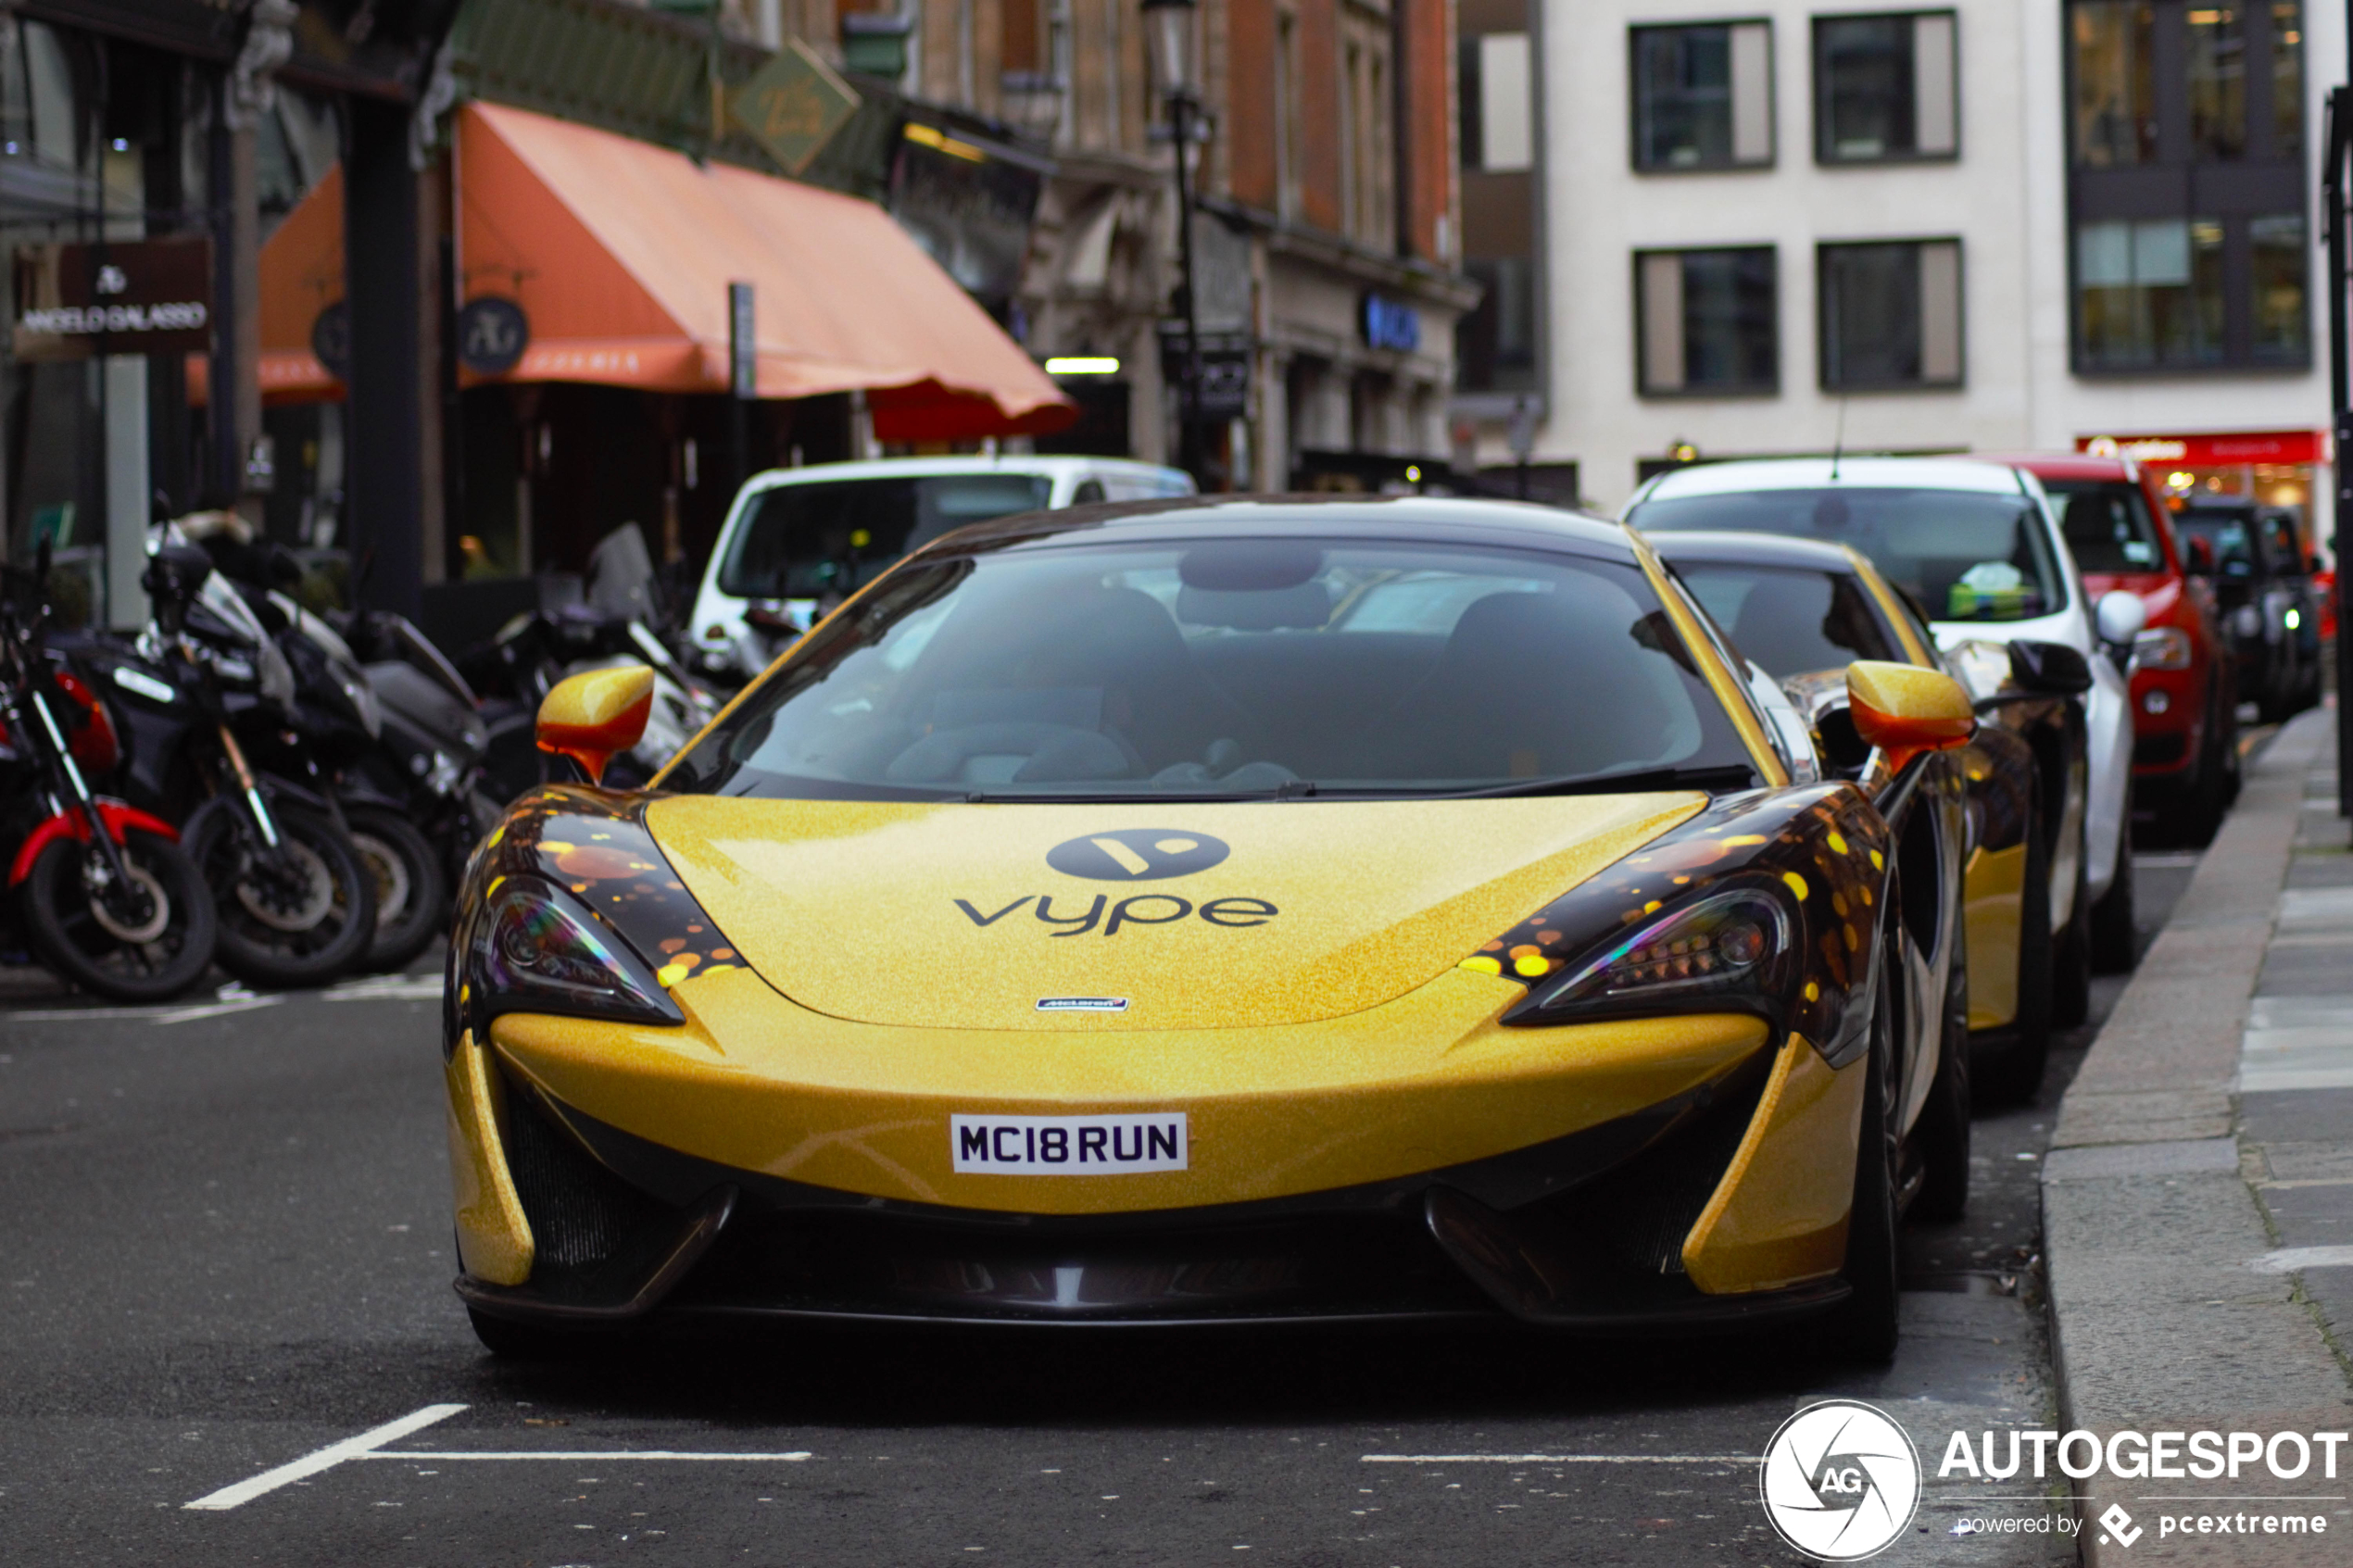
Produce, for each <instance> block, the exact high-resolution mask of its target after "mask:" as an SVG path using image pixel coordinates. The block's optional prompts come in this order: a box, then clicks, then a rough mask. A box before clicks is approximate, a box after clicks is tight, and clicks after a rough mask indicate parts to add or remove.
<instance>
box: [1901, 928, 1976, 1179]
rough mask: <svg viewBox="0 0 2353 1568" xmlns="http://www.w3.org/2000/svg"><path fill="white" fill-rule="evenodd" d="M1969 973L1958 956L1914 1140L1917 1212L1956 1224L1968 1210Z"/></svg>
mask: <svg viewBox="0 0 2353 1568" xmlns="http://www.w3.org/2000/svg"><path fill="white" fill-rule="evenodd" d="M1970 1110H1971V1106H1970V1100H1969V970H1968V968H1967V966H1966V965H1965V964H1964V963H1963V961H1962V957H1961V955H1960V954H1959V953H1958V952H1956V953H1955V954H1954V955H1953V976H1952V978H1951V979H1950V980H1949V981H1947V982H1946V983H1945V986H1944V1031H1943V1034H1942V1035H1941V1036H1940V1038H1939V1039H1938V1042H1937V1047H1936V1076H1935V1078H1934V1079H1933V1080H1931V1082H1930V1084H1929V1088H1928V1103H1927V1104H1926V1105H1924V1106H1922V1107H1921V1108H1920V1119H1919V1125H1918V1127H1917V1128H1916V1129H1915V1130H1914V1133H1913V1136H1915V1137H1916V1138H1918V1139H1919V1148H1920V1167H1921V1176H1920V1190H1919V1197H1918V1198H1914V1199H1913V1200H1912V1209H1913V1211H1914V1212H1915V1213H1917V1214H1919V1217H1920V1218H1921V1219H1923V1220H1932V1221H1938V1222H1945V1221H1951V1220H1957V1219H1959V1218H1960V1217H1961V1215H1962V1213H1963V1212H1964V1211H1966V1210H1968V1208H1969V1111H1970Z"/></svg>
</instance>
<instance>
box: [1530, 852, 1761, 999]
mask: <svg viewBox="0 0 2353 1568" xmlns="http://www.w3.org/2000/svg"><path fill="white" fill-rule="evenodd" d="M1792 932H1793V922H1792V919H1791V915H1790V910H1789V908H1788V906H1787V904H1786V903H1784V902H1783V900H1782V899H1780V897H1776V896H1775V895H1774V894H1772V893H1770V892H1768V891H1767V890H1766V889H1765V888H1764V887H1761V886H1759V887H1740V888H1734V889H1732V890H1731V891H1730V892H1724V893H1717V894H1712V895H1710V896H1709V897H1704V898H1701V899H1699V900H1698V901H1696V902H1695V903H1692V904H1690V905H1687V906H1685V907H1684V908H1682V909H1670V910H1667V912H1665V913H1663V914H1661V915H1660V916H1659V917H1658V918H1657V919H1655V920H1654V921H1651V922H1648V923H1647V924H1645V925H1642V926H1641V927H1640V928H1639V929H1637V930H1635V931H1634V932H1633V933H1632V934H1631V935H1625V936H1621V937H1619V938H1618V939H1617V940H1616V941H1613V942H1611V943H1609V944H1608V945H1607V946H1605V947H1602V948H1601V949H1599V950H1598V951H1595V952H1592V953H1590V954H1589V955H1588V956H1586V957H1585V958H1584V959H1583V960H1581V961H1578V960H1572V961H1571V962H1570V963H1569V964H1568V965H1567V966H1565V967H1566V972H1565V973H1564V974H1563V976H1562V977H1561V978H1560V979H1558V980H1554V981H1549V982H1547V983H1545V984H1543V985H1538V986H1535V987H1533V988H1532V989H1531V990H1530V992H1529V998H1528V1000H1527V1001H1526V1002H1524V1003H1522V1004H1521V1005H1520V1006H1519V1007H1517V1008H1515V1009H1514V1010H1513V1012H1514V1015H1515V1022H1531V1023H1532V1022H1538V1021H1539V1020H1540V1019H1541V1020H1543V1021H1546V1022H1557V1021H1564V1020H1565V1015H1567V1014H1571V1013H1576V1014H1603V1013H1614V1012H1621V1011H1627V1010H1639V1011H1649V1010H1652V1009H1654V1008H1656V1007H1681V1006H1692V1007H1729V1008H1730V1009H1732V1010H1736V1011H1755V1012H1761V1013H1765V1014H1768V1015H1769V1016H1772V1017H1775V1018H1778V1017H1779V1016H1780V1013H1781V1011H1782V1007H1781V1002H1780V997H1781V994H1782V993H1783V992H1785V991H1786V990H1787V988H1788V983H1789V982H1790V980H1791V979H1792V977H1793V972H1794V971H1795V968H1796V964H1795V962H1794V956H1795V950H1796V949H1795V945H1794V943H1793V941H1792Z"/></svg>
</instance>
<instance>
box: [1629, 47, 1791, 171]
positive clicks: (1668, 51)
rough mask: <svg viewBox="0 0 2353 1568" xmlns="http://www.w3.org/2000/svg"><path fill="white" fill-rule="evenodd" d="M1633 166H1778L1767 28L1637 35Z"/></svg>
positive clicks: (1660, 167)
mask: <svg viewBox="0 0 2353 1568" xmlns="http://www.w3.org/2000/svg"><path fill="white" fill-rule="evenodd" d="M1631 39H1632V48H1633V82H1634V92H1633V100H1634V167H1635V168H1637V169H1664V170H1671V169H1738V168H1743V167H1755V166H1758V165H1763V164H1769V163H1771V162H1772V161H1773V35H1772V30H1771V27H1770V25H1769V24H1768V23H1765V22H1761V21H1760V22H1721V23H1716V24H1713V25H1710V26H1705V27H1638V28H1635V29H1634V30H1633V31H1632V33H1631Z"/></svg>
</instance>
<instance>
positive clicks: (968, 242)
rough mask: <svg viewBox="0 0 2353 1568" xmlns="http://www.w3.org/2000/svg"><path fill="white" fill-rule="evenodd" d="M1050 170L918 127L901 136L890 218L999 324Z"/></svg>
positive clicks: (963, 137)
mask: <svg viewBox="0 0 2353 1568" xmlns="http://www.w3.org/2000/svg"><path fill="white" fill-rule="evenodd" d="M1050 170H1051V165H1048V164H1044V163H1041V162H1039V161H1038V160H1037V159H1035V158H1031V157H1027V156H1026V155H1025V154H1022V153H1020V152H1019V151H1018V150H1017V149H1014V148H1013V147H1009V146H1005V145H1003V144H999V143H994V142H989V141H986V140H984V139H981V138H978V137H975V136H972V135H969V134H966V133H964V132H948V131H943V130H941V129H940V128H939V127H937V126H935V125H925V124H924V123H923V122H922V121H920V120H909V121H907V122H906V123H905V124H903V125H901V126H900V130H899V145H898V148H897V150H896V151H895V152H894V153H893V154H892V157H891V164H890V191H889V196H888V199H887V203H886V205H887V207H888V208H889V211H890V215H891V217H892V218H894V219H896V220H898V222H899V226H900V228H901V229H904V230H906V231H907V233H908V235H909V237H911V238H912V239H913V240H914V242H915V243H916V244H917V245H921V246H922V247H923V248H924V252H925V255H927V256H929V257H931V258H932V259H933V260H934V261H937V262H938V263H939V265H940V269H941V270H943V271H945V272H946V273H947V274H948V275H949V276H950V277H951V278H953V279H955V280H956V282H957V284H958V286H960V287H961V288H963V291H964V292H965V293H966V294H968V295H972V296H973V298H975V299H976V300H978V301H979V302H980V304H981V307H982V308H984V309H986V310H988V311H989V312H990V313H991V314H994V315H997V316H999V317H1000V319H1001V318H1002V317H1003V316H1004V315H1005V314H1006V313H1007V312H1008V307H1010V305H1011V303H1012V301H1013V291H1014V289H1015V288H1016V287H1018V286H1019V284H1020V282H1021V272H1022V268H1023V266H1024V265H1025V264H1026V262H1027V261H1028V259H1029V232H1030V225H1031V223H1032V221H1033V220H1035V218H1036V216H1037V212H1038V197H1039V196H1040V195H1041V194H1044V191H1045V188H1046V178H1045V177H1046V174H1047V173H1048V172H1049V171H1050Z"/></svg>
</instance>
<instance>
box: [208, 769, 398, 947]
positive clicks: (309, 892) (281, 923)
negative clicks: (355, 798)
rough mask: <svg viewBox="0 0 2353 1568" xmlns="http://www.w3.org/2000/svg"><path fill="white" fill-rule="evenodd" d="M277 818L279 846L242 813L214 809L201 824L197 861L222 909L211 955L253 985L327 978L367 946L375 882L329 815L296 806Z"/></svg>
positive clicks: (373, 923) (372, 927) (278, 813)
mask: <svg viewBox="0 0 2353 1568" xmlns="http://www.w3.org/2000/svg"><path fill="white" fill-rule="evenodd" d="M275 817H276V821H277V824H278V839H279V847H278V850H277V851H276V853H275V854H274V855H273V854H272V853H271V851H270V850H269V848H268V847H266V846H264V845H263V844H262V843H261V842H260V841H259V838H258V835H257V834H255V833H254V829H253V826H252V824H251V823H250V822H248V821H247V820H246V819H245V817H244V816H243V815H242V814H241V813H237V812H233V811H215V812H212V813H209V814H208V817H207V818H206V821H205V822H204V824H203V826H202V828H201V829H200V836H199V841H198V842H197V844H196V845H195V859H196V864H197V865H198V866H200V867H202V868H203V871H204V879H205V882H206V884H207V885H208V886H209V887H210V888H211V889H212V896H213V904H214V908H215V909H217V910H218V911H219V914H220V940H219V943H218V945H217V946H216V947H215V949H214V952H213V958H214V960H216V961H217V962H218V963H219V964H220V967H221V968H223V969H225V970H227V971H228V972H230V973H232V974H233V975H235V976H236V977H237V978H238V979H240V980H242V981H244V982H245V983H246V984H247V985H266V986H270V987H272V988H276V989H287V988H292V987H298V986H305V985H325V984H327V983H328V982H329V981H331V980H333V979H335V978H337V977H338V976H340V975H342V974H343V973H345V972H347V971H349V970H350V969H352V968H354V967H355V966H356V965H358V964H359V960H361V959H362V958H363V957H364V956H365V955H366V953H367V951H368V944H369V942H370V941H371V940H372V939H373V937H374V935H375V930H376V890H375V881H374V879H373V878H372V877H371V876H370V875H369V874H368V872H367V868H366V867H365V866H364V865H363V864H362V863H361V861H360V859H359V850H357V849H355V848H354V847H352V843H351V840H350V839H349V838H348V837H346V835H345V834H344V831H343V830H342V829H341V828H339V827H337V826H336V825H335V824H334V823H333V822H330V821H328V820H327V819H326V818H324V817H321V816H315V815H313V814H312V813H310V812H308V811H304V810H299V809H294V808H291V807H282V808H280V809H278V810H277V811H276V812H275Z"/></svg>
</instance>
